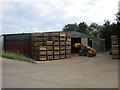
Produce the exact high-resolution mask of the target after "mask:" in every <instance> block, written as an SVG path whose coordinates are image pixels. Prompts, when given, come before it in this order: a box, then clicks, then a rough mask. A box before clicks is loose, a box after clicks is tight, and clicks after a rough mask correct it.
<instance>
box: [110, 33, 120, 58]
mask: <svg viewBox="0 0 120 90" xmlns="http://www.w3.org/2000/svg"><path fill="white" fill-rule="evenodd" d="M111 40H112V58H113V59H120V36H119V35H113V36H111Z"/></svg>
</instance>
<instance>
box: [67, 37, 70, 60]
mask: <svg viewBox="0 0 120 90" xmlns="http://www.w3.org/2000/svg"><path fill="white" fill-rule="evenodd" d="M70 57H71V37H70V36H68V35H67V37H66V58H70Z"/></svg>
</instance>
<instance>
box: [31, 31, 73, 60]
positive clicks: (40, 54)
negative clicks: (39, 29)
mask: <svg viewBox="0 0 120 90" xmlns="http://www.w3.org/2000/svg"><path fill="white" fill-rule="evenodd" d="M31 37H32V58H33V59H34V60H53V59H54V60H57V59H65V58H70V56H71V38H70V37H68V36H67V35H66V34H65V33H63V32H50V33H33V34H32V36H31Z"/></svg>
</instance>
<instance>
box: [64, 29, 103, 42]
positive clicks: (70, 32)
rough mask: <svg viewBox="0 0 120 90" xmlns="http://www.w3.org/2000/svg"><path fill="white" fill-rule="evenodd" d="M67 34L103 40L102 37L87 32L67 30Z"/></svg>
mask: <svg viewBox="0 0 120 90" xmlns="http://www.w3.org/2000/svg"><path fill="white" fill-rule="evenodd" d="M65 33H66V34H68V35H70V36H71V37H73V38H74V37H80V38H91V39H96V40H102V39H100V38H97V37H94V36H91V35H88V34H85V33H80V32H77V31H67V32H65Z"/></svg>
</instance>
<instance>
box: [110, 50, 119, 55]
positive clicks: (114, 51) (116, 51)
mask: <svg viewBox="0 0 120 90" xmlns="http://www.w3.org/2000/svg"><path fill="white" fill-rule="evenodd" d="M119 53H120V52H119V50H112V54H119Z"/></svg>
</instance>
